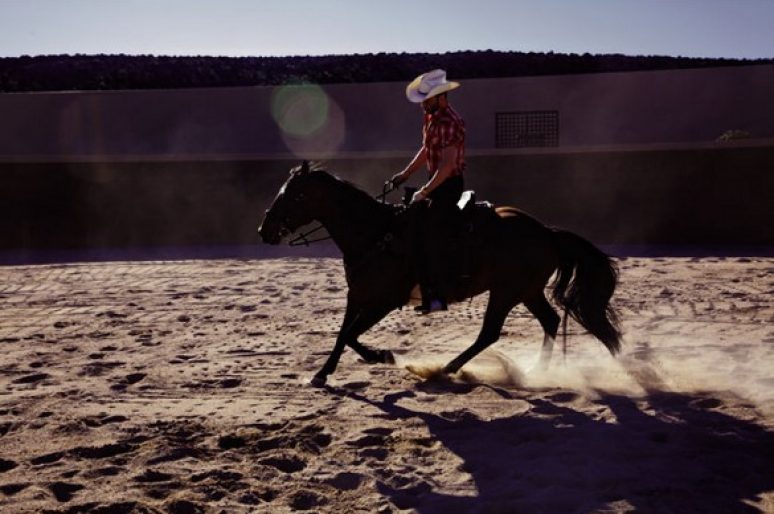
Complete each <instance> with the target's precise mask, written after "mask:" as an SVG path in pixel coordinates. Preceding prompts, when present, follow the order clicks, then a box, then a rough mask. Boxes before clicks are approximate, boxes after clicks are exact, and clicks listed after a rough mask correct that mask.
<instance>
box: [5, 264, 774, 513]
mask: <svg viewBox="0 0 774 514" xmlns="http://www.w3.org/2000/svg"><path fill="white" fill-rule="evenodd" d="M620 266H621V271H622V274H621V275H622V283H621V286H620V289H619V293H618V294H617V297H616V304H617V306H618V307H619V308H620V311H621V314H622V318H623V321H624V328H625V331H626V336H625V347H624V352H623V355H621V356H620V357H619V358H617V359H613V358H612V357H610V356H609V355H608V354H606V351H605V350H604V348H603V347H602V345H601V344H600V343H598V342H596V341H594V340H592V339H591V338H590V337H589V336H588V335H586V334H584V333H582V331H581V330H579V327H578V326H577V325H574V324H571V325H570V338H569V347H568V353H567V358H566V362H565V363H563V359H562V356H561V344H559V345H558V346H557V352H556V353H555V361H554V366H553V367H552V369H550V370H549V371H548V372H546V373H537V372H535V373H525V370H527V369H529V368H530V366H531V365H532V364H533V363H534V362H535V361H536V359H537V356H538V352H539V347H540V343H541V341H542V332H541V330H540V327H539V325H538V323H537V321H535V320H534V319H533V318H531V317H530V316H529V314H528V313H527V312H526V310H525V309H523V308H522V307H519V308H517V309H516V310H514V312H513V313H512V314H511V316H510V317H509V319H508V322H507V324H506V326H505V328H504V331H503V337H502V338H501V340H500V341H499V342H498V343H497V344H496V345H495V346H494V347H493V350H491V351H489V352H488V353H487V354H484V355H482V356H480V357H479V358H477V359H476V360H474V361H473V362H471V363H470V365H469V366H468V367H466V368H464V369H463V371H465V373H464V374H463V375H462V376H459V377H456V378H455V379H454V380H451V381H426V380H423V379H421V378H419V377H417V376H415V375H412V374H411V373H410V372H408V371H407V369H406V366H407V365H411V366H415V367H422V366H429V367H433V366H436V365H439V364H442V363H443V362H444V361H445V360H447V359H448V358H450V357H452V356H453V355H454V354H455V353H456V352H459V351H461V350H462V349H463V348H464V347H465V346H466V345H467V344H469V343H470V342H472V340H473V338H474V337H475V334H476V333H477V331H478V328H479V323H480V321H481V317H482V310H483V307H484V305H485V302H486V296H482V297H479V298H476V299H475V300H474V301H472V302H470V303H465V304H458V305H455V306H454V307H453V308H452V309H451V310H450V311H449V312H447V313H441V314H438V315H434V316H432V317H419V316H417V315H415V314H414V313H413V312H410V311H409V310H408V309H404V310H403V311H398V312H395V313H393V314H391V315H390V316H389V317H388V318H386V319H385V320H384V321H382V322H381V323H380V324H379V325H377V326H376V327H375V328H374V329H372V331H370V332H369V333H367V334H366V335H365V336H364V337H363V338H362V341H364V342H366V343H367V344H370V345H372V346H374V347H380V348H390V349H393V350H395V351H396V352H398V355H399V358H400V359H399V362H398V364H397V365H395V366H386V365H377V366H368V365H366V364H364V363H362V362H359V361H358V360H357V358H356V356H355V355H354V354H353V352H346V353H345V355H344V357H343V359H342V362H341V364H340V366H339V369H338V371H337V372H336V374H334V375H333V376H332V378H331V380H330V387H328V388H327V389H315V388H312V387H310V386H308V385H307V381H308V379H309V378H310V377H311V375H312V374H313V373H314V372H315V371H316V370H317V369H318V368H319V366H321V364H322V362H323V360H324V358H325V356H326V354H327V352H328V351H329V349H330V348H331V347H332V345H333V340H334V337H335V334H336V332H337V329H338V325H339V323H340V321H341V318H342V316H343V309H344V306H345V295H346V285H345V283H344V278H343V270H342V267H341V264H340V262H339V261H338V260H335V259H276V260H263V261H239V260H221V261H190V262H147V263H101V264H85V265H49V266H26V267H25V266H21V267H2V268H0V306H2V309H1V310H0V350H1V354H0V511H1V512H3V513H4V514H5V513H16V512H69V513H81V512H84V513H157V512H158V513H192V512H193V513H198V512H207V513H218V512H225V513H232V512H234V513H241V512H277V513H283V512H291V511H309V512H337V513H344V512H357V513H374V512H378V513H382V514H386V513H396V512H416V513H443V514H452V513H458V512H459V513H469V512H470V513H517V512H518V513H525V512H526V513H530V512H539V513H550V514H553V513H555V514H564V513H573V512H579V513H587V512H608V513H612V512H647V513H650V512H654V513H692V512H702V513H706V512H723V513H735V512H760V511H763V512H774V432H773V431H772V429H774V350H773V349H774V328H773V327H774V325H772V317H773V316H774V303H773V302H772V292H773V291H774V282H773V281H772V276H774V275H773V274H772V270H774V260H772V259H756V258H751V259H745V258H729V259H711V258H706V259H625V260H622V261H621V262H620Z"/></svg>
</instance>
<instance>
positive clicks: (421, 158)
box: [400, 145, 427, 182]
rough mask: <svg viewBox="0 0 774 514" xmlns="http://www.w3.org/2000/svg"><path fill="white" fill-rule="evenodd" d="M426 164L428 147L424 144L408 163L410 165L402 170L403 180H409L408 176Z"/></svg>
mask: <svg viewBox="0 0 774 514" xmlns="http://www.w3.org/2000/svg"><path fill="white" fill-rule="evenodd" d="M425 165H427V148H425V146H424V145H423V146H422V148H420V149H419V151H418V152H417V154H416V155H415V156H414V158H413V159H412V160H411V162H410V163H409V164H408V166H406V168H405V169H404V170H403V171H401V172H400V175H401V177H402V178H403V182H405V181H406V180H408V178H409V177H410V176H411V175H413V174H414V172H415V171H417V170H418V169H420V168H421V167H423V166H425Z"/></svg>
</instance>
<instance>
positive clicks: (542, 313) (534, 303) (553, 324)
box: [524, 291, 560, 370]
mask: <svg viewBox="0 0 774 514" xmlns="http://www.w3.org/2000/svg"><path fill="white" fill-rule="evenodd" d="M524 305H525V306H526V307H527V309H529V312H531V313H532V315H533V316H535V317H536V318H537V319H538V321H539V322H540V326H542V327H543V332H545V335H544V337H543V347H542V348H541V350H540V361H539V362H538V367H539V368H540V369H543V370H545V369H548V365H549V363H550V362H551V353H552V351H553V349H554V340H555V339H556V333H557V331H558V330H559V321H560V318H559V315H558V314H557V313H556V311H555V310H554V308H553V307H551V304H550V303H548V300H546V297H545V296H543V293H542V291H541V292H540V293H538V294H536V295H535V296H533V297H532V298H530V299H529V300H525V301H524Z"/></svg>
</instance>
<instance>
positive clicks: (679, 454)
mask: <svg viewBox="0 0 774 514" xmlns="http://www.w3.org/2000/svg"><path fill="white" fill-rule="evenodd" d="M450 387H451V386H450ZM473 387H475V386H470V388H473ZM478 387H481V386H478ZM484 387H486V386H484ZM436 390H437V389H436ZM460 392H465V391H461V390H460V389H459V386H456V385H455V386H453V387H452V389H450V390H448V391H447V393H456V394H459V393H460ZM501 392H502V395H503V396H507V395H509V394H508V393H507V391H501ZM598 393H599V398H598V400H597V402H598V403H599V406H600V409H601V408H605V407H606V408H609V409H610V410H611V411H612V412H613V413H614V415H615V417H616V418H617V422H616V423H611V422H605V421H604V420H598V419H594V418H592V417H590V416H589V415H588V414H587V413H585V412H581V411H578V410H575V409H573V408H571V407H569V406H566V405H560V404H559V403H560V402H558V401H547V400H545V399H535V398H534V396H535V395H532V396H530V395H523V396H520V399H521V400H526V401H527V402H529V404H530V409H529V410H528V411H527V412H524V413H522V414H519V415H515V416H512V417H507V418H500V419H492V420H488V421H487V420H481V419H479V418H478V417H476V416H475V415H473V414H470V413H467V415H464V416H449V417H448V418H447V417H444V416H445V415H440V416H439V415H436V414H428V413H425V412H420V411H415V410H411V409H409V408H406V407H403V406H401V405H400V404H399V402H400V401H401V400H403V399H405V398H409V397H412V396H414V394H415V393H413V392H402V393H397V394H395V395H387V396H386V397H385V398H384V399H383V400H382V401H374V400H370V399H368V398H366V397H364V396H362V395H359V394H357V393H349V394H347V396H348V397H350V398H353V399H355V400H358V401H362V402H365V403H368V404H369V405H372V406H374V407H376V408H378V409H380V410H381V411H383V412H384V413H386V414H387V415H388V416H390V417H392V418H395V419H409V418H414V419H417V418H418V419H420V420H422V421H423V422H424V423H425V424H426V425H427V428H428V429H429V431H430V433H431V435H432V436H433V438H434V439H436V440H437V441H439V442H440V443H441V444H442V445H444V446H445V447H446V448H447V449H448V450H449V451H451V452H453V453H455V454H456V455H458V456H459V457H460V458H461V459H462V460H463V462H464V464H463V466H462V469H463V470H464V471H465V472H467V473H468V474H469V475H470V476H471V478H472V480H473V481H474V482H475V484H474V485H475V488H476V489H477V491H478V494H477V496H454V495H449V494H441V493H438V492H435V491H434V489H437V487H434V486H433V484H432V483H430V482H428V481H423V482H422V483H419V484H417V483H414V484H412V485H411V486H410V487H405V488H395V487H394V486H391V485H388V483H386V482H388V481H389V480H385V481H379V482H377V487H378V489H379V491H380V492H381V493H382V494H383V495H384V496H386V497H387V498H389V499H390V501H391V502H392V503H393V504H394V505H395V506H396V507H398V508H401V509H404V508H412V509H414V510H415V511H416V512H419V513H423V514H435V513H438V514H450V513H453V512H465V513H520V512H524V513H528V512H540V513H545V514H567V513H591V512H615V511H624V512H628V511H631V508H632V507H633V508H634V510H635V511H636V512H645V513H650V512H653V513H687V512H702V513H707V512H718V513H721V512H722V513H748V512H749V513H753V512H760V511H759V510H758V509H757V508H756V507H755V506H753V505H752V504H751V503H749V502H757V501H759V500H760V497H759V496H758V495H759V494H760V493H763V492H766V491H771V490H772V489H774V465H772V463H773V462H774V434H772V433H771V432H769V431H766V430H765V429H764V428H762V427H761V426H759V425H757V424H755V423H754V422H748V421H744V420H740V419H737V418H734V417H731V416H728V415H726V414H722V413H720V412H718V411H715V410H713V408H715V407H717V406H718V405H719V403H718V402H719V400H716V399H714V398H713V396H712V395H711V394H706V393H695V394H694V393H692V394H683V393H666V392H654V391H651V392H650V393H649V394H648V395H647V396H646V397H644V398H638V401H639V405H638V403H637V402H635V401H634V400H633V399H632V398H629V397H625V396H619V395H614V394H606V393H604V392H598ZM640 405H644V406H645V407H640ZM643 409H644V410H643ZM449 418H451V419H449ZM396 478H399V477H396ZM397 482H399V481H397ZM627 504H628V507H627Z"/></svg>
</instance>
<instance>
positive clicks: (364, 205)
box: [319, 183, 390, 261]
mask: <svg viewBox="0 0 774 514" xmlns="http://www.w3.org/2000/svg"><path fill="white" fill-rule="evenodd" d="M328 198H330V200H331V201H330V205H329V206H328V209H326V212H325V213H324V214H322V215H321V216H320V218H319V221H320V222H321V223H322V224H323V226H324V227H325V229H326V230H327V231H328V233H329V234H330V235H331V238H332V239H333V241H334V242H335V243H336V246H338V247H339V249H340V250H341V253H342V254H343V255H344V260H345V261H347V260H353V259H356V258H358V257H360V256H361V255H363V254H364V253H366V252H368V251H370V248H371V247H372V246H374V245H375V244H376V242H377V240H378V239H379V238H380V237H381V236H382V235H383V232H384V230H385V226H386V225H387V223H388V221H389V220H388V217H389V216H390V214H389V212H388V211H387V209H385V208H384V207H383V206H382V205H380V204H379V203H378V202H377V201H376V200H373V199H372V198H370V197H367V196H366V195H365V194H364V193H362V192H361V191H358V190H356V189H355V188H354V187H353V186H350V185H348V184H343V183H342V184H338V185H337V187H335V188H334V190H333V191H331V194H330V195H329V196H328Z"/></svg>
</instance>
